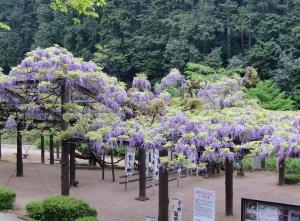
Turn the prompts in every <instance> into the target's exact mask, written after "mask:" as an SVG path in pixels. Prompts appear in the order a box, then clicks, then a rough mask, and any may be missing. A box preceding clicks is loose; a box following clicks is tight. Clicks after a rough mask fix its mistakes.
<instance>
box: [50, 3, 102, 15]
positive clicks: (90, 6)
mask: <svg viewBox="0 0 300 221" xmlns="http://www.w3.org/2000/svg"><path fill="white" fill-rule="evenodd" d="M104 4H105V0H52V2H51V8H52V9H53V10H55V11H56V10H60V11H61V12H63V13H68V12H69V9H72V10H74V11H76V12H78V13H79V14H83V15H87V16H93V17H98V16H99V15H98V13H97V12H95V7H100V6H103V5H104Z"/></svg>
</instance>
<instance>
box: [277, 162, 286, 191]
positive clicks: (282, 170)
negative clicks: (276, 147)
mask: <svg viewBox="0 0 300 221" xmlns="http://www.w3.org/2000/svg"><path fill="white" fill-rule="evenodd" d="M284 176H285V158H283V159H281V160H280V159H279V160H278V185H283V184H284Z"/></svg>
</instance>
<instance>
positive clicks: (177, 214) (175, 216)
mask: <svg viewBox="0 0 300 221" xmlns="http://www.w3.org/2000/svg"><path fill="white" fill-rule="evenodd" d="M181 220H182V200H181V199H179V198H176V197H174V198H172V201H171V221H181Z"/></svg>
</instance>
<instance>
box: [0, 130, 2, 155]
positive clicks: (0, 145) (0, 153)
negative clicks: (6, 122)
mask: <svg viewBox="0 0 300 221" xmlns="http://www.w3.org/2000/svg"><path fill="white" fill-rule="evenodd" d="M1 141H2V140H1V133H0V159H1V158H2V151H1V148H2V142H1Z"/></svg>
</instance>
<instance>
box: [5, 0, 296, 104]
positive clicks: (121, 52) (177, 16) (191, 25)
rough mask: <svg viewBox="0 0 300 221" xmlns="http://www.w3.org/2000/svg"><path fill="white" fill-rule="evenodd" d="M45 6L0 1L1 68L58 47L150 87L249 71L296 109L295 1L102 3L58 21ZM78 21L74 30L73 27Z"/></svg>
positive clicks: (34, 1)
mask: <svg viewBox="0 0 300 221" xmlns="http://www.w3.org/2000/svg"><path fill="white" fill-rule="evenodd" d="M49 3H50V0H18V1H12V0H0V21H1V22H4V23H5V24H7V25H9V26H10V27H11V30H10V31H5V30H0V67H2V68H3V69H4V72H6V73H7V72H8V71H9V70H10V68H11V67H13V66H15V65H17V64H18V63H19V62H20V61H21V60H22V59H23V58H24V55H25V53H26V52H28V51H30V50H31V49H34V48H36V47H48V46H51V45H53V44H59V45H60V46H63V47H65V48H67V49H68V50H70V51H72V52H73V53H74V54H75V55H76V56H79V57H83V58H84V59H86V60H91V59H92V60H94V61H96V62H97V63H99V64H102V65H103V67H104V70H105V71H106V72H108V73H110V74H113V75H116V76H118V77H119V78H121V79H122V80H125V81H126V80H131V79H132V77H133V76H134V75H135V74H136V73H139V72H144V73H146V74H147V75H148V76H149V78H150V79H151V80H152V81H155V80H156V79H159V78H161V77H162V76H164V75H165V74H166V72H167V71H168V70H169V69H170V68H178V69H180V70H181V71H184V70H185V69H186V66H187V63H188V62H193V63H198V64H204V65H207V66H210V67H212V68H215V69H218V68H221V67H223V68H233V69H234V68H241V67H246V66H254V67H255V68H257V71H258V74H259V77H260V79H261V80H269V79H270V80H272V81H275V82H276V85H278V86H279V87H280V88H281V89H282V90H284V91H285V94H286V96H289V97H291V98H292V99H293V100H294V101H296V103H297V104H298V105H299V103H300V59H299V57H300V1H299V0H108V1H107V4H106V6H105V7H103V8H99V9H97V10H98V13H99V15H100V16H99V17H98V18H94V17H86V16H85V17H84V16H82V17H81V16H79V15H78V14H61V13H58V12H53V11H52V10H51V9H50V7H49ZM74 18H78V19H80V21H81V22H80V23H78V22H76V21H78V20H77V19H76V20H74Z"/></svg>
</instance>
